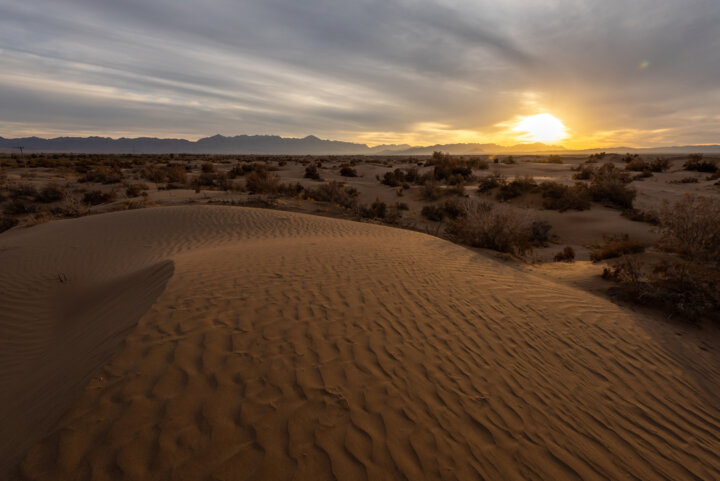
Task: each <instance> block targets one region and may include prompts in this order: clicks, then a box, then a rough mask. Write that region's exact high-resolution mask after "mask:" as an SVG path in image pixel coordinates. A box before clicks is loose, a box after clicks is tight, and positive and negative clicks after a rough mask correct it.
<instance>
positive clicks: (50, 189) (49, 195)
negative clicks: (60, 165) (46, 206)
mask: <svg viewBox="0 0 720 481" xmlns="http://www.w3.org/2000/svg"><path fill="white" fill-rule="evenodd" d="M64 198H65V188H64V187H63V186H61V185H59V184H55V183H50V184H47V185H46V186H45V187H43V188H42V189H40V191H38V193H37V195H36V196H35V200H36V201H38V202H43V203H50V202H58V201H61V200H63V199H64Z"/></svg>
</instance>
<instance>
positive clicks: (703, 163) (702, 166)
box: [683, 154, 718, 174]
mask: <svg viewBox="0 0 720 481" xmlns="http://www.w3.org/2000/svg"><path fill="white" fill-rule="evenodd" d="M683 169H685V170H694V171H696V172H709V173H711V174H712V173H713V172H717V170H718V166H717V162H716V161H715V160H714V159H711V160H705V159H703V155H702V154H691V155H689V156H688V160H687V161H686V162H685V164H683Z"/></svg>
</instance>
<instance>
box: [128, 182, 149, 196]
mask: <svg viewBox="0 0 720 481" xmlns="http://www.w3.org/2000/svg"><path fill="white" fill-rule="evenodd" d="M147 188H148V187H147V185H145V184H125V195H126V196H128V197H137V196H139V195H140V194H142V193H143V192H144V191H146V190H147Z"/></svg>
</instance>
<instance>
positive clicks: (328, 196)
mask: <svg viewBox="0 0 720 481" xmlns="http://www.w3.org/2000/svg"><path fill="white" fill-rule="evenodd" d="M305 195H306V196H307V197H308V198H309V199H314V200H318V201H321V202H332V203H334V204H339V205H341V206H343V207H345V208H348V209H349V208H352V207H354V206H355V203H356V200H357V196H358V191H357V189H355V188H353V187H346V186H345V185H344V184H343V183H342V182H337V181H334V180H333V181H330V182H328V183H327V184H322V185H319V186H318V187H317V188H315V189H308V190H306V191H305Z"/></svg>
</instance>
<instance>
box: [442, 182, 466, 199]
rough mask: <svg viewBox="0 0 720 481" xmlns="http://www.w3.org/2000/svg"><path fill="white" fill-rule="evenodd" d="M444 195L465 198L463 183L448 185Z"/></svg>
mask: <svg viewBox="0 0 720 481" xmlns="http://www.w3.org/2000/svg"><path fill="white" fill-rule="evenodd" d="M444 193H445V195H457V196H459V197H465V183H464V182H458V183H453V184H450V185H448V186H447V187H446V188H445V191H444Z"/></svg>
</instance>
